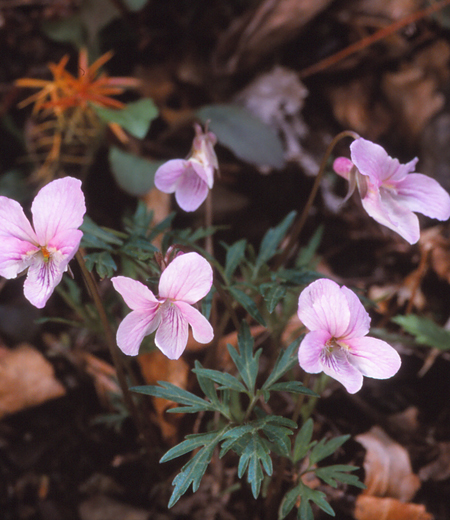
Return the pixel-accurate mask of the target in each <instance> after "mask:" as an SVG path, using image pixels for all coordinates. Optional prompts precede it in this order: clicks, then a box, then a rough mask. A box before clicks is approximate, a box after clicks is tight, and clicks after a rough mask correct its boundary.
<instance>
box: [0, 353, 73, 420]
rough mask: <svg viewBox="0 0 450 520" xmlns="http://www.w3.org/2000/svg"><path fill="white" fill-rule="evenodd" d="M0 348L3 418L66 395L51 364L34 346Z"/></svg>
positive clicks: (0, 389) (0, 410)
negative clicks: (12, 348) (11, 348)
mask: <svg viewBox="0 0 450 520" xmlns="http://www.w3.org/2000/svg"><path fill="white" fill-rule="evenodd" d="M0 349H1V350H0V418H2V417H3V416H5V415H8V414H11V413H15V412H19V411H20V410H23V409H25V408H29V407H31V406H37V405H39V404H42V403H44V402H45V401H48V400H49V399H55V398H57V397H62V396H63V395H65V393H66V390H65V388H64V386H63V385H62V384H61V383H60V382H59V381H58V380H57V379H56V378H55V372H54V370H53V366H52V364H51V363H49V362H48V361H47V360H46V359H45V357H44V356H43V355H42V354H41V353H40V352H39V351H37V350H36V349H35V348H34V347H32V346H31V345H28V344H22V345H20V346H18V347H17V348H15V349H14V350H9V349H7V348H4V347H0Z"/></svg>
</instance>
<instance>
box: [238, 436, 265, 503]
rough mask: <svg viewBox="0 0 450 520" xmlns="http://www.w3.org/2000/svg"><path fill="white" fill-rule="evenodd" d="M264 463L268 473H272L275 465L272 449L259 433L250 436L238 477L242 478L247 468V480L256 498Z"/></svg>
mask: <svg viewBox="0 0 450 520" xmlns="http://www.w3.org/2000/svg"><path fill="white" fill-rule="evenodd" d="M261 464H262V465H263V467H264V469H265V471H266V473H267V474H268V475H269V476H270V475H272V471H273V466H272V459H271V458H270V450H269V448H268V446H267V443H266V442H264V439H262V438H261V437H260V436H259V435H258V434H257V433H254V434H253V435H251V436H250V439H249V441H248V443H247V445H246V447H245V448H244V451H243V452H242V455H241V458H240V460H239V465H238V477H239V478H242V476H243V475H244V473H245V471H246V470H247V482H248V483H249V484H250V485H251V487H252V493H253V497H254V498H258V495H259V491H260V489H261V483H262V481H263V478H264V474H263V471H262V468H261Z"/></svg>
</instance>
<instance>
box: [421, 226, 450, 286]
mask: <svg viewBox="0 0 450 520" xmlns="http://www.w3.org/2000/svg"><path fill="white" fill-rule="evenodd" d="M419 247H420V250H421V252H422V254H427V253H428V255H429V256H428V261H429V264H430V266H431V267H432V269H433V270H434V271H435V272H436V274H437V275H438V276H440V277H441V278H443V279H444V280H446V281H447V282H449V283H450V238H449V237H448V235H447V234H446V233H445V231H444V227H443V226H434V227H431V228H429V229H425V230H424V231H422V233H421V235H420V239H419Z"/></svg>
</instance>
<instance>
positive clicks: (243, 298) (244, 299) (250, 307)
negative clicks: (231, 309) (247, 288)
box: [228, 287, 266, 327]
mask: <svg viewBox="0 0 450 520" xmlns="http://www.w3.org/2000/svg"><path fill="white" fill-rule="evenodd" d="M228 291H229V292H230V294H231V296H233V298H234V299H235V300H236V301H237V302H238V303H239V304H240V305H242V307H244V309H245V310H246V311H247V312H248V313H249V314H250V316H251V317H252V318H253V319H255V320H256V321H257V322H258V323H260V324H261V325H263V326H264V327H265V326H266V322H265V321H264V318H263V317H262V316H261V313H260V312H259V310H258V307H257V306H256V303H255V302H254V301H253V300H252V299H251V298H250V296H249V295H248V294H245V292H243V291H241V290H240V289H237V288H236V287H228Z"/></svg>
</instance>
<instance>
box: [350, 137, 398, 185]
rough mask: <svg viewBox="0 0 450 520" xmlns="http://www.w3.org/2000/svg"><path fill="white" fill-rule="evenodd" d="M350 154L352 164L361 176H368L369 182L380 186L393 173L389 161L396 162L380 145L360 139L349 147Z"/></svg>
mask: <svg viewBox="0 0 450 520" xmlns="http://www.w3.org/2000/svg"><path fill="white" fill-rule="evenodd" d="M350 152H351V157H352V162H353V164H354V165H355V166H356V167H357V168H358V170H359V171H360V173H361V174H362V175H368V176H369V178H370V180H371V182H373V183H374V184H375V185H376V186H380V184H382V183H383V181H384V180H385V179H386V178H388V177H389V176H390V175H392V173H393V171H392V170H393V169H395V168H393V166H394V167H395V166H398V165H399V164H400V163H399V162H398V161H397V163H396V164H394V165H393V164H392V163H391V162H390V161H396V159H392V158H391V157H389V155H388V154H387V152H386V150H385V149H384V148H382V147H381V146H380V145H378V144H375V143H372V142H371V141H367V140H366V139H363V138H362V137H360V138H359V139H356V140H355V141H353V143H352V144H351V145H350Z"/></svg>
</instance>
